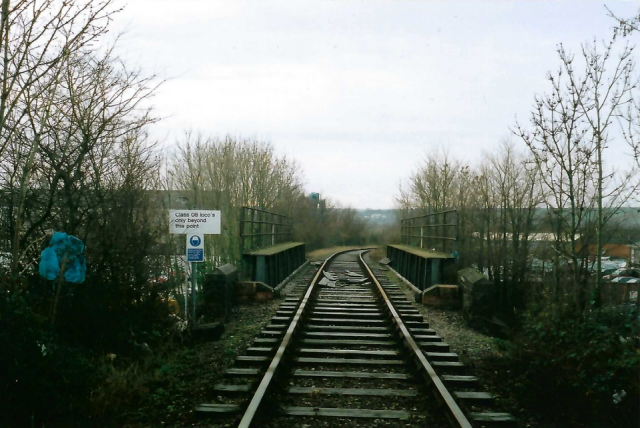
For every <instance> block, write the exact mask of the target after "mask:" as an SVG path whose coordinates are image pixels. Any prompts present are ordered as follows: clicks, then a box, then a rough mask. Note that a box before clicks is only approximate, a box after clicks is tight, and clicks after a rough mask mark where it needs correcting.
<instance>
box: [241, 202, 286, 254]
mask: <svg viewBox="0 0 640 428" xmlns="http://www.w3.org/2000/svg"><path fill="white" fill-rule="evenodd" d="M292 240H293V219H292V218H291V217H287V216H285V215H281V214H275V213H272V212H269V211H265V210H261V209H259V208H251V207H242V211H241V213H240V250H241V252H242V253H243V254H244V253H246V252H248V251H252V250H255V249H259V248H265V247H271V246H274V245H277V244H282V243H283V242H291V241H292Z"/></svg>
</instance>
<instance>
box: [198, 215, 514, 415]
mask: <svg viewBox="0 0 640 428" xmlns="http://www.w3.org/2000/svg"><path fill="white" fill-rule="evenodd" d="M254 214H255V213H254ZM259 215H260V216H262V217H261V218H260V219H257V218H256V217H254V218H251V219H250V220H247V221H246V223H245V224H244V225H243V227H242V239H243V240H245V241H252V240H253V241H255V240H257V239H263V238H264V237H267V240H268V241H269V240H270V243H271V244H273V245H267V246H266V247H265V248H262V249H254V248H252V247H253V245H247V244H244V245H246V247H248V248H249V249H248V250H247V251H245V252H244V254H245V256H244V261H245V263H246V265H247V266H249V270H250V271H251V272H253V274H254V277H255V279H257V280H260V281H265V282H270V283H271V285H273V286H274V288H275V289H278V291H280V292H282V293H283V295H284V298H282V299H281V303H280V305H279V307H278V310H277V312H276V313H275V316H273V317H272V318H271V320H270V321H269V322H268V323H267V325H265V326H264V327H263V328H262V330H261V331H260V333H259V334H258V335H257V337H255V339H254V340H253V343H252V344H251V346H249V347H248V348H247V349H246V352H245V353H244V355H240V356H238V357H237V358H236V360H235V364H234V366H233V367H231V368H228V369H227V370H226V372H225V374H224V378H223V381H222V382H221V383H219V384H217V385H215V387H214V393H213V394H212V395H211V397H210V398H211V399H210V400H209V401H207V402H205V403H201V404H200V405H198V406H197V409H196V411H197V413H199V414H200V415H202V416H203V417H206V418H211V420H210V424H211V425H210V426H238V427H241V428H248V427H289V426H291V427H299V426H305V427H316V426H317V427H320V426H321V427H327V426H330V427H333V426H349V427H353V426H362V427H370V426H398V427H399V426H429V427H445V426H447V427H464V428H470V427H485V426H512V425H514V423H515V420H514V418H513V417H512V415H510V414H508V413H504V412H501V411H500V409H499V408H498V406H497V405H496V403H495V397H494V396H493V395H492V394H491V393H489V392H487V391H484V390H483V388H482V386H481V383H480V381H479V379H478V378H477V377H476V376H474V373H473V371H472V370H471V369H470V368H469V367H467V366H466V365H465V364H464V363H463V362H462V361H461V360H460V358H459V356H458V355H457V354H456V353H455V352H452V350H451V349H450V346H449V344H448V343H446V342H445V341H444V340H443V338H442V337H441V336H440V335H439V334H438V332H437V331H435V330H434V329H432V328H430V325H429V323H428V322H426V321H425V319H424V312H423V311H421V310H419V309H420V308H419V305H420V303H421V302H422V301H420V302H419V303H416V300H417V299H416V298H415V296H416V295H421V296H425V295H427V296H428V295H430V294H431V295H433V296H434V298H436V299H437V298H438V297H446V295H447V292H450V290H447V289H446V288H444V289H441V288H440V287H442V284H446V283H447V281H444V279H446V278H447V276H450V275H451V274H452V273H455V268H456V251H455V243H456V241H457V238H458V237H457V233H458V227H457V213H456V211H455V210H451V211H446V212H441V213H434V214H429V215H426V216H420V217H415V218H410V219H406V220H403V222H402V242H401V243H400V244H397V245H388V246H387V256H388V258H387V259H384V260H381V262H382V264H379V263H377V262H374V261H373V260H371V259H370V257H369V254H368V251H367V250H366V249H361V250H349V251H344V252H340V253H336V254H334V255H332V256H331V257H329V258H327V259H326V260H324V261H323V262H322V263H314V264H309V263H308V262H304V261H303V259H300V254H304V252H303V248H304V244H303V243H295V242H288V243H276V241H275V237H276V236H277V233H283V232H276V229H277V227H276V226H274V224H275V223H274V222H273V221H267V220H265V219H264V216H266V215H267V214H265V213H262V214H259ZM285 223H287V221H286V220H285V221H283V219H277V224H280V225H282V224H285ZM255 227H258V229H255ZM265 227H267V229H268V231H267V232H263V231H259V229H260V228H262V229H260V230H264V228H265ZM287 227H288V226H287ZM252 230H253V232H251V231H252ZM256 230H258V231H256ZM301 248H302V250H301ZM301 251H302V253H301ZM390 260H393V263H392V266H394V268H393V269H394V270H395V273H396V274H397V276H399V277H400V278H402V279H403V280H404V282H405V283H402V282H401V283H394V282H393V281H391V280H390V276H389V275H390V271H389V268H388V267H387V266H388V264H389V263H388V262H389V261H390ZM294 272H295V273H294Z"/></svg>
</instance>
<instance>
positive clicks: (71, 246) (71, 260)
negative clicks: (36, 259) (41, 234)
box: [39, 232, 87, 284]
mask: <svg viewBox="0 0 640 428" xmlns="http://www.w3.org/2000/svg"><path fill="white" fill-rule="evenodd" d="M83 252H84V244H83V243H82V241H81V240H79V239H78V238H76V237H75V236H73V235H67V234H66V233H64V232H56V233H54V234H53V236H52V237H51V240H50V241H49V247H48V248H45V249H44V251H43V252H42V254H41V255H40V266H39V271H40V275H41V276H43V277H44V278H46V279H48V280H54V279H56V278H57V277H58V275H60V269H61V267H63V268H64V279H65V280H67V281H69V282H73V283H76V284H81V283H83V282H84V279H85V275H86V273H87V262H86V260H85V258H84V254H83ZM63 265H64V266H63Z"/></svg>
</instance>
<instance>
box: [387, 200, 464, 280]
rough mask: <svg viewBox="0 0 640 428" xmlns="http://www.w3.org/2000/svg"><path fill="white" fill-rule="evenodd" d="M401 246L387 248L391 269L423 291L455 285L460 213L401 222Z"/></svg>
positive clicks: (451, 211) (415, 218)
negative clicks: (434, 287) (439, 286)
mask: <svg viewBox="0 0 640 428" xmlns="http://www.w3.org/2000/svg"><path fill="white" fill-rule="evenodd" d="M400 236H401V244H400V245H388V246H387V257H388V258H389V259H391V267H392V268H393V269H394V270H395V271H396V272H397V273H398V274H400V275H402V276H403V277H404V278H405V279H406V280H407V281H408V282H410V283H411V284H412V285H414V286H415V287H416V288H417V289H419V290H420V291H424V290H427V289H429V288H431V287H433V286H436V285H440V284H455V283H456V259H457V253H456V244H457V241H458V211H457V210H456V209H451V210H445V211H439V212H433V213H429V214H425V215H421V216H417V217H410V218H405V219H402V226H401V230H400Z"/></svg>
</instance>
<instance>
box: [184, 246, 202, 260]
mask: <svg viewBox="0 0 640 428" xmlns="http://www.w3.org/2000/svg"><path fill="white" fill-rule="evenodd" d="M187 261H188V262H203V261H204V249H202V248H189V249H188V250H187Z"/></svg>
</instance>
